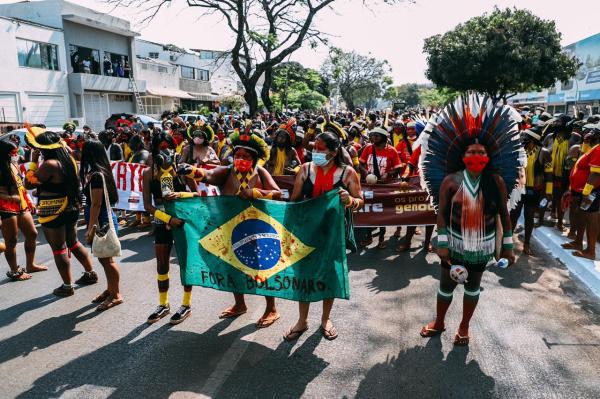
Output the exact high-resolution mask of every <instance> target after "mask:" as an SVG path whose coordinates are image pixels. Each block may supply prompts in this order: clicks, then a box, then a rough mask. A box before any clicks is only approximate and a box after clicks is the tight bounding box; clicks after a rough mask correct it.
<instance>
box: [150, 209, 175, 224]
mask: <svg viewBox="0 0 600 399" xmlns="http://www.w3.org/2000/svg"><path fill="white" fill-rule="evenodd" d="M154 217H155V218H156V219H158V220H160V221H161V222H164V223H166V224H169V222H170V221H171V215H167V214H166V213H164V212H163V211H161V210H158V209H157V210H156V211H154Z"/></svg>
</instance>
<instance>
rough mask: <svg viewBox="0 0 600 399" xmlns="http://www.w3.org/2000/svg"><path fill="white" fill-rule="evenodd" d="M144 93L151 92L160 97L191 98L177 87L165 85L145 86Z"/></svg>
mask: <svg viewBox="0 0 600 399" xmlns="http://www.w3.org/2000/svg"><path fill="white" fill-rule="evenodd" d="M146 93H148V94H152V95H155V96H162V97H176V98H193V97H192V96H190V95H189V94H188V93H186V92H185V91H183V90H179V89H169V88H166V87H151V86H148V87H146Z"/></svg>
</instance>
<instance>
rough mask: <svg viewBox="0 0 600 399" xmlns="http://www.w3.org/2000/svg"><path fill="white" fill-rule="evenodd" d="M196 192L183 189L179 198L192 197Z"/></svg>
mask: <svg viewBox="0 0 600 399" xmlns="http://www.w3.org/2000/svg"><path fill="white" fill-rule="evenodd" d="M193 196H194V193H188V192H187V191H183V192H180V193H179V198H192V197H193Z"/></svg>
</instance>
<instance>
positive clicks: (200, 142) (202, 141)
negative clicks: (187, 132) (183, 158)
mask: <svg viewBox="0 0 600 399" xmlns="http://www.w3.org/2000/svg"><path fill="white" fill-rule="evenodd" d="M194 144H197V145H201V144H204V139H203V138H202V137H194Z"/></svg>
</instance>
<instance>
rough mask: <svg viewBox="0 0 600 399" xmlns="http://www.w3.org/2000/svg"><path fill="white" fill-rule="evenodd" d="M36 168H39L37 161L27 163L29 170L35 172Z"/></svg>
mask: <svg viewBox="0 0 600 399" xmlns="http://www.w3.org/2000/svg"><path fill="white" fill-rule="evenodd" d="M36 170H38V166H37V163H35V162H29V163H28V164H27V171H28V172H29V171H32V172H35V171H36Z"/></svg>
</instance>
